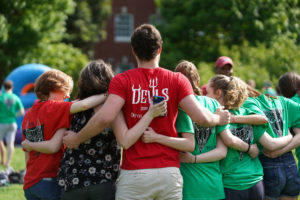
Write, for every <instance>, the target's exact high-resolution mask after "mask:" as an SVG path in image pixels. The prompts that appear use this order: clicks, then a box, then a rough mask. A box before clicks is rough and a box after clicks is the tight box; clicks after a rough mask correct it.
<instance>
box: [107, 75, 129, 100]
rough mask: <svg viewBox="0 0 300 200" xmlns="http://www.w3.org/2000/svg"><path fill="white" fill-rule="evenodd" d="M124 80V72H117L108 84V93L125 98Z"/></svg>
mask: <svg viewBox="0 0 300 200" xmlns="http://www.w3.org/2000/svg"><path fill="white" fill-rule="evenodd" d="M126 91H127V90H126V82H125V78H124V74H118V75H117V76H115V77H114V78H113V79H112V80H111V82H110V84H109V89H108V94H116V95H118V96H120V97H121V98H123V99H126Z"/></svg>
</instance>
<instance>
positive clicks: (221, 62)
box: [201, 56, 234, 95]
mask: <svg viewBox="0 0 300 200" xmlns="http://www.w3.org/2000/svg"><path fill="white" fill-rule="evenodd" d="M233 66H234V64H233V61H232V59H231V58H229V57H227V56H221V57H219V58H218V59H217V61H216V64H215V74H223V75H225V76H229V77H230V76H232V74H233ZM206 86H207V84H205V85H203V86H202V87H201V90H202V94H203V95H206V94H207V91H206Z"/></svg>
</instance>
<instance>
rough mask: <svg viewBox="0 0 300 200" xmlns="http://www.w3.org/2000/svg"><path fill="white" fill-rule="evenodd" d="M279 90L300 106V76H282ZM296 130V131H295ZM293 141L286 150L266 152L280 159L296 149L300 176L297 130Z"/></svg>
mask: <svg viewBox="0 0 300 200" xmlns="http://www.w3.org/2000/svg"><path fill="white" fill-rule="evenodd" d="M278 88H279V90H280V92H281V94H282V95H283V96H284V97H286V98H290V99H291V100H293V101H295V102H297V103H299V104H300V76H299V74H297V73H296V72H287V73H285V74H283V75H282V76H280V78H279V80H278ZM295 130H296V131H295ZM295 130H294V131H293V132H294V137H293V140H292V141H291V142H290V143H289V144H288V145H287V146H285V147H284V148H282V149H279V150H277V151H271V152H265V154H266V155H267V156H268V157H270V158H276V157H279V156H281V155H283V154H285V153H287V152H289V151H291V150H293V149H295V148H296V150H295V153H296V157H297V158H298V172H299V174H300V168H299V166H300V147H299V146H300V130H299V128H297V129H295Z"/></svg>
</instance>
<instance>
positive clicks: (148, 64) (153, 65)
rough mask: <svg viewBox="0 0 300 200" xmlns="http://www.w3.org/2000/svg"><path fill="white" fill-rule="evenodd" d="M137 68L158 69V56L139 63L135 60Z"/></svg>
mask: <svg viewBox="0 0 300 200" xmlns="http://www.w3.org/2000/svg"><path fill="white" fill-rule="evenodd" d="M137 64H138V68H146V69H154V68H157V67H159V55H157V56H156V57H155V58H153V59H152V60H149V61H141V60H138V59H137Z"/></svg>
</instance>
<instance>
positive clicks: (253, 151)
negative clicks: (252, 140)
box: [220, 129, 259, 158]
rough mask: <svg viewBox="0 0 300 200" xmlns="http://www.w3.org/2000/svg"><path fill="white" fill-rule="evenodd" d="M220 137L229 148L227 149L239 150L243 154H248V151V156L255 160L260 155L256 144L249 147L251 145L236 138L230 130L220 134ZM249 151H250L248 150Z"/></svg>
mask: <svg viewBox="0 0 300 200" xmlns="http://www.w3.org/2000/svg"><path fill="white" fill-rule="evenodd" d="M220 136H221V138H222V140H223V142H224V144H225V145H226V146H227V147H231V148H233V149H235V150H238V151H241V152H247V151H248V154H249V155H250V156H251V157H252V158H255V157H256V156H257V155H258V153H259V150H258V148H257V145H256V144H252V145H250V147H249V144H248V143H246V142H244V141H243V140H241V139H240V138H238V137H236V136H234V135H233V134H232V133H231V132H230V130H228V129H226V130H224V131H222V132H221V133H220ZM248 149H249V150H248Z"/></svg>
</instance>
